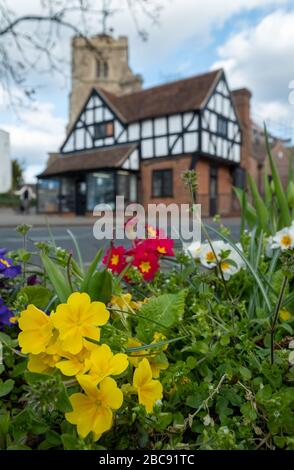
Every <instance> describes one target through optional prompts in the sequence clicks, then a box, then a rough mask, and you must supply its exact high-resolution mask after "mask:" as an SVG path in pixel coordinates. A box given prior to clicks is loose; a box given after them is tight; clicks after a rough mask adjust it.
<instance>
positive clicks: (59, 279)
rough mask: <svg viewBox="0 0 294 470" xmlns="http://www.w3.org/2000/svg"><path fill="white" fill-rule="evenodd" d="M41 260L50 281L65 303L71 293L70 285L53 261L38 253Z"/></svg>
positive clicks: (61, 300)
mask: <svg viewBox="0 0 294 470" xmlns="http://www.w3.org/2000/svg"><path fill="white" fill-rule="evenodd" d="M40 257H41V261H42V263H43V266H44V268H45V271H46V273H47V276H48V277H49V279H50V282H51V284H52V286H53V288H54V290H55V292H56V294H57V296H58V298H59V300H60V302H62V303H65V302H66V301H67V299H68V297H69V296H70V294H71V290H70V287H69V285H68V282H67V281H66V279H65V277H64V275H63V274H62V272H61V271H60V269H59V268H58V267H57V266H56V265H55V264H54V263H53V261H52V260H51V259H50V258H49V257H48V256H47V255H45V254H44V253H42V254H41V255H40Z"/></svg>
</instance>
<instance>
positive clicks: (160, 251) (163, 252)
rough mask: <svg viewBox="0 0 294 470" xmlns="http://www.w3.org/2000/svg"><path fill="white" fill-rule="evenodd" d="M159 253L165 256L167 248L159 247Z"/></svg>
mask: <svg viewBox="0 0 294 470" xmlns="http://www.w3.org/2000/svg"><path fill="white" fill-rule="evenodd" d="M157 251H158V253H161V254H163V255H165V253H166V248H165V246H158V247H157Z"/></svg>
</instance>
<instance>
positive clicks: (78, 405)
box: [65, 393, 97, 438]
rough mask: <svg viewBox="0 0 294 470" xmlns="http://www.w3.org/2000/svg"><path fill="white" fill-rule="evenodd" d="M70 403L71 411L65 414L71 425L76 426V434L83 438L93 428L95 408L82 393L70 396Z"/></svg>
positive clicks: (93, 403)
mask: <svg viewBox="0 0 294 470" xmlns="http://www.w3.org/2000/svg"><path fill="white" fill-rule="evenodd" d="M70 402H71V405H72V407H73V411H71V412H70V413H66V414H65V418H66V419H67V421H68V422H69V423H71V424H76V425H77V431H78V434H79V435H80V436H81V437H82V438H85V437H86V436H87V435H88V434H89V432H91V431H92V430H93V428H94V423H95V417H96V411H97V407H96V405H95V402H93V401H92V400H91V399H90V398H89V397H87V396H86V395H83V394H82V393H75V394H73V395H71V397H70Z"/></svg>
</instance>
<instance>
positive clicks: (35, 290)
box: [19, 286, 52, 310]
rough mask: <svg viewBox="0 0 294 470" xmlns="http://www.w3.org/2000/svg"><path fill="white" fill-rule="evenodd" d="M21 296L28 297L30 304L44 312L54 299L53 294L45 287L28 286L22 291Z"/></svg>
mask: <svg viewBox="0 0 294 470" xmlns="http://www.w3.org/2000/svg"><path fill="white" fill-rule="evenodd" d="M19 294H20V295H23V294H24V295H26V296H27V298H28V304H33V305H35V306H36V307H38V308H41V309H43V310H44V309H45V308H46V306H47V305H48V303H49V301H50V299H51V297H52V292H51V291H50V290H49V289H47V288H46V287H43V286H27V287H24V288H23V289H21V290H20V291H19Z"/></svg>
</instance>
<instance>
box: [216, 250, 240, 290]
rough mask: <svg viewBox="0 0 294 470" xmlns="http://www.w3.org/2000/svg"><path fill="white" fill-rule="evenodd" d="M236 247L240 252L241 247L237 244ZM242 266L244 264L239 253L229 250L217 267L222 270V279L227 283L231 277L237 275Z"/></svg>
mask: <svg viewBox="0 0 294 470" xmlns="http://www.w3.org/2000/svg"><path fill="white" fill-rule="evenodd" d="M237 246H238V248H239V250H242V248H241V245H240V244H239V243H238V244H237ZM244 265H245V263H244V261H243V259H242V258H241V256H240V255H239V253H237V251H236V250H234V249H231V252H230V254H229V255H228V257H227V258H225V259H224V260H222V261H221V262H220V264H219V267H220V269H221V270H222V273H223V277H224V279H225V280H226V281H227V280H228V279H230V277H231V276H233V275H234V274H237V273H238V272H239V271H240V269H241V268H243V267H244Z"/></svg>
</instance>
